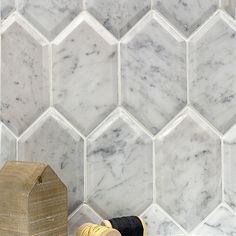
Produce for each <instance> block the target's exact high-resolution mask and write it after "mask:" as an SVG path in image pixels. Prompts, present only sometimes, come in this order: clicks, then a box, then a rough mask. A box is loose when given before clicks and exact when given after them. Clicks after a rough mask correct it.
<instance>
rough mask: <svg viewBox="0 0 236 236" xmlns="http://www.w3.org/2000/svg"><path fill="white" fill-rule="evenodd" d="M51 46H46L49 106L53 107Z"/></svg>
mask: <svg viewBox="0 0 236 236" xmlns="http://www.w3.org/2000/svg"><path fill="white" fill-rule="evenodd" d="M52 50H53V49H52V44H49V46H48V55H49V93H50V106H53V104H54V101H53V52H52Z"/></svg>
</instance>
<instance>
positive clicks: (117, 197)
mask: <svg viewBox="0 0 236 236" xmlns="http://www.w3.org/2000/svg"><path fill="white" fill-rule="evenodd" d="M87 148H88V150H87V160H88V163H87V165H88V169H87V178H88V186H87V187H88V199H89V203H90V205H91V206H92V207H93V208H94V209H96V210H97V211H98V212H99V213H100V214H101V215H102V216H103V217H105V218H108V217H118V216H122V215H133V214H134V215H136V214H139V213H140V212H141V211H142V210H144V209H145V208H146V207H147V206H148V205H149V204H150V202H151V201H152V141H151V139H150V138H149V137H148V136H147V135H146V134H145V133H143V131H142V130H140V129H139V128H138V127H137V126H136V124H134V123H133V122H132V121H131V120H130V119H129V118H128V117H126V115H125V114H123V113H121V114H120V115H119V113H118V114H115V115H114V116H113V117H111V118H110V119H109V120H107V121H106V122H105V123H104V124H103V126H102V127H100V128H99V129H98V130H96V132H95V133H93V134H92V136H90V137H89V139H88V147H87Z"/></svg>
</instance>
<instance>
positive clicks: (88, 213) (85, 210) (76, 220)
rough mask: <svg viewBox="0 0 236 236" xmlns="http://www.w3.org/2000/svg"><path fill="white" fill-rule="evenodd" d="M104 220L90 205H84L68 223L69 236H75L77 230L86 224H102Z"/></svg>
mask: <svg viewBox="0 0 236 236" xmlns="http://www.w3.org/2000/svg"><path fill="white" fill-rule="evenodd" d="M101 221H102V218H101V217H100V216H99V215H98V214H97V213H96V212H95V211H93V210H92V209H91V208H90V207H89V206H88V205H85V204H83V205H82V206H81V207H80V208H79V209H78V211H77V212H76V213H75V214H74V215H73V217H72V218H71V219H70V220H69V222H68V228H69V234H68V236H75V233H76V231H77V229H78V228H79V227H80V226H81V225H82V224H85V223H94V224H100V223H101Z"/></svg>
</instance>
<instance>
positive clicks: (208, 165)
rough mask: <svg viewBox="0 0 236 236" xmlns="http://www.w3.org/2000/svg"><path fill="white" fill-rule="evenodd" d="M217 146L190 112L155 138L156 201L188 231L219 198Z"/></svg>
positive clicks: (211, 208)
mask: <svg viewBox="0 0 236 236" xmlns="http://www.w3.org/2000/svg"><path fill="white" fill-rule="evenodd" d="M220 145H221V144H220V139H219V138H218V137H217V136H216V135H215V133H213V132H212V131H211V130H210V129H209V128H208V127H207V126H206V125H205V124H204V123H202V121H201V120H199V118H198V117H196V116H195V115H194V114H192V112H190V111H189V112H187V113H185V114H183V115H181V116H180V117H178V118H177V119H176V120H175V122H174V123H173V124H172V125H171V126H170V127H168V128H167V129H166V130H165V131H164V132H163V133H162V135H161V136H159V137H158V139H157V141H156V187H157V203H158V204H159V205H160V206H161V207H162V208H163V209H164V210H165V211H166V212H167V213H168V214H169V215H171V216H172V217H173V218H174V219H175V220H176V221H177V222H178V223H179V224H180V225H181V226H183V227H184V228H185V229H186V230H187V231H190V230H192V229H193V228H194V227H195V226H197V224H199V223H200V222H201V221H202V220H203V219H204V218H205V217H206V216H207V215H208V214H209V213H210V212H211V211H212V210H213V209H214V208H215V207H216V206H217V205H218V204H219V202H220V201H221V146H220Z"/></svg>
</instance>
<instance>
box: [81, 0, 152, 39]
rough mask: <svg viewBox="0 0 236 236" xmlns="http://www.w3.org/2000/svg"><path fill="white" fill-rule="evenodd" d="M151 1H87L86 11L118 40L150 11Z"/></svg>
mask: <svg viewBox="0 0 236 236" xmlns="http://www.w3.org/2000/svg"><path fill="white" fill-rule="evenodd" d="M150 4H151V3H150V0H118V1H110V0H85V6H86V9H87V10H88V11H89V12H90V13H91V14H92V15H94V16H95V17H96V18H97V20H98V21H100V22H101V23H102V24H103V25H104V26H105V27H106V28H107V29H108V30H109V31H110V32H111V33H113V34H114V35H115V36H116V37H117V38H120V37H122V36H123V35H124V34H125V33H126V32H127V31H128V30H129V29H130V28H132V26H134V25H135V23H136V22H137V21H139V20H140V19H141V18H142V16H144V15H145V13H146V12H148V10H149V9H150Z"/></svg>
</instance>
